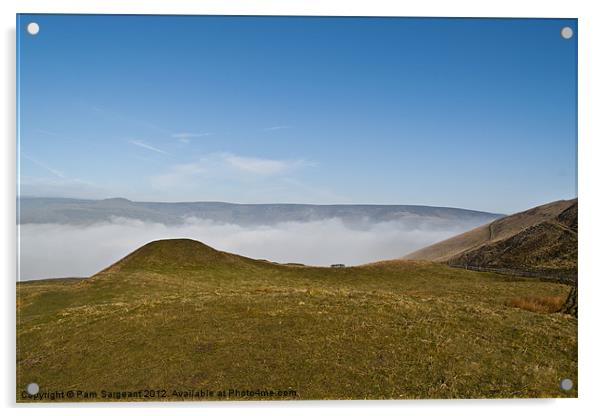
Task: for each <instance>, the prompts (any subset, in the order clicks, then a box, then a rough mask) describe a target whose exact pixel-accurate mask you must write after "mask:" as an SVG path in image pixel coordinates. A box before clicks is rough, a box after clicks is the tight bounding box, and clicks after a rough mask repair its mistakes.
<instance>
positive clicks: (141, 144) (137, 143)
mask: <svg viewBox="0 0 602 416" xmlns="http://www.w3.org/2000/svg"><path fill="white" fill-rule="evenodd" d="M130 143H131V144H133V145H134V146H138V147H141V148H143V149H146V150H150V151H153V152H157V153H162V154H164V155H167V154H168V153H167V152H166V151H164V150H161V149H159V148H156V147H154V146H151V145H150V144H147V143H145V142H143V141H142V140H130Z"/></svg>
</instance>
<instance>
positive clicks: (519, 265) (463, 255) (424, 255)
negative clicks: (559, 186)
mask: <svg viewBox="0 0 602 416" xmlns="http://www.w3.org/2000/svg"><path fill="white" fill-rule="evenodd" d="M577 211H578V202H577V199H572V200H568V201H556V202H552V203H549V204H545V205H541V206H538V207H535V208H532V209H529V210H527V211H524V212H519V213H517V214H514V215H509V216H507V217H504V218H500V219H497V220H495V221H493V222H492V223H490V224H486V225H483V226H480V227H477V228H475V229H473V230H470V231H468V232H466V233H463V234H460V235H458V236H455V237H452V238H450V239H447V240H445V241H442V242H439V243H436V244H433V245H431V246H428V247H425V248H423V249H421V250H418V251H415V252H413V253H410V254H408V255H407V256H405V257H404V258H405V259H412V260H429V261H436V262H441V263H447V264H449V265H451V266H459V267H467V268H473V269H482V270H487V269H489V270H499V271H506V272H509V273H513V274H524V275H533V276H542V277H546V276H549V277H559V278H562V277H564V278H570V279H576V278H577V233H578V218H577Z"/></svg>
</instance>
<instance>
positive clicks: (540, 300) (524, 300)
mask: <svg viewBox="0 0 602 416" xmlns="http://www.w3.org/2000/svg"><path fill="white" fill-rule="evenodd" d="M565 300H566V298H565V297H564V296H524V297H519V298H512V299H510V300H509V301H508V302H507V303H506V304H507V305H508V306H512V307H514V308H520V309H525V310H527V311H531V312H539V313H554V312H558V311H559V310H560V308H561V307H562V305H563V304H564V301H565Z"/></svg>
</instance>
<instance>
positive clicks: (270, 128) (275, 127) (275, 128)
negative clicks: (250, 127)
mask: <svg viewBox="0 0 602 416" xmlns="http://www.w3.org/2000/svg"><path fill="white" fill-rule="evenodd" d="M290 128H292V127H291V126H271V127H265V128H264V130H265V131H274V130H283V129H290Z"/></svg>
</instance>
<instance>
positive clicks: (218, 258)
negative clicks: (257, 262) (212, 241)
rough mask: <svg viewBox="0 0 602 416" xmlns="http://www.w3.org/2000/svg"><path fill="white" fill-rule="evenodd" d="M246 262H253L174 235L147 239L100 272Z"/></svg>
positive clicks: (214, 265)
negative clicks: (173, 237) (173, 236)
mask: <svg viewBox="0 0 602 416" xmlns="http://www.w3.org/2000/svg"><path fill="white" fill-rule="evenodd" d="M246 262H253V260H252V259H248V258H245V257H242V256H238V255H236V254H230V253H225V252H223V251H219V250H216V249H214V248H212V247H209V246H208V245H206V244H203V243H201V242H200V241H196V240H192V239H188V238H178V239H167V240H155V241H151V242H150V243H147V244H145V245H143V246H142V247H140V248H138V249H137V250H135V251H133V252H132V253H130V254H128V255H127V256H125V257H124V258H123V259H121V260H119V261H118V262H116V263H114V264H113V265H111V266H110V267H108V268H106V269H104V270H103V271H102V272H101V273H112V272H119V271H138V270H153V271H170V270H180V269H204V268H216V267H217V268H219V267H232V266H234V265H236V264H243V263H246Z"/></svg>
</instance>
